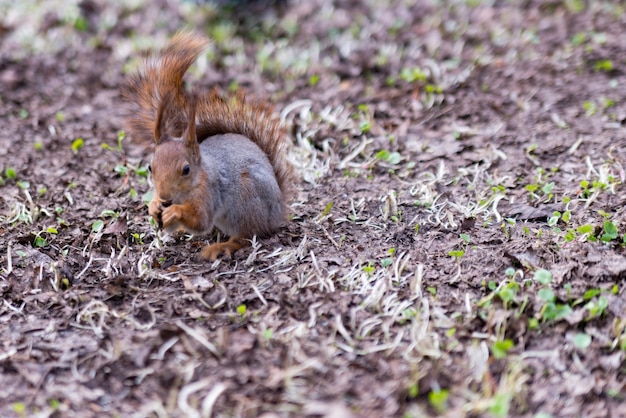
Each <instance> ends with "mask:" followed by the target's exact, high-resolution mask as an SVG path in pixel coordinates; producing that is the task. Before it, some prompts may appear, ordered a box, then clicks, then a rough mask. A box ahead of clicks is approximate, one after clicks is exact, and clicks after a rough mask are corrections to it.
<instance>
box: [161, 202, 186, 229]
mask: <svg viewBox="0 0 626 418" xmlns="http://www.w3.org/2000/svg"><path fill="white" fill-rule="evenodd" d="M182 217H183V207H182V206H181V205H171V206H168V207H166V208H163V210H162V212H161V227H162V228H163V229H168V228H171V227H177V226H178V224H179V222H180V220H181V219H182Z"/></svg>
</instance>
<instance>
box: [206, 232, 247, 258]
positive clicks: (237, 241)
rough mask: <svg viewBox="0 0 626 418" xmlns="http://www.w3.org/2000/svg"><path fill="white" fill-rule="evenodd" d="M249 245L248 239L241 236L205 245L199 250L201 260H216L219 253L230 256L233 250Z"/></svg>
mask: <svg viewBox="0 0 626 418" xmlns="http://www.w3.org/2000/svg"><path fill="white" fill-rule="evenodd" d="M248 245H250V241H248V240H247V239H243V238H235V237H231V238H230V239H229V240H228V241H226V242H217V243H215V244H211V245H207V246H206V247H204V248H203V249H202V251H201V252H200V256H199V257H200V259H201V260H211V261H215V260H217V257H219V256H220V255H221V254H223V255H224V256H226V257H230V256H231V255H233V254H234V253H235V251H237V250H239V249H241V248H243V247H246V246H248Z"/></svg>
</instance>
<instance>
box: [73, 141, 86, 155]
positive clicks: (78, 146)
mask: <svg viewBox="0 0 626 418" xmlns="http://www.w3.org/2000/svg"><path fill="white" fill-rule="evenodd" d="M84 145H85V140H84V139H83V138H76V139H75V140H74V141H73V142H72V151H73V152H74V154H77V153H78V151H80V149H81V148H82V147H83V146H84Z"/></svg>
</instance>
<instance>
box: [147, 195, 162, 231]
mask: <svg viewBox="0 0 626 418" xmlns="http://www.w3.org/2000/svg"><path fill="white" fill-rule="evenodd" d="M162 212H163V204H162V203H161V201H160V200H157V199H152V200H151V201H150V204H149V205H148V214H149V215H150V216H151V217H152V219H154V220H155V221H156V223H157V225H158V226H159V228H163V220H162V219H161V213H162Z"/></svg>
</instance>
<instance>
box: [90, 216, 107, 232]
mask: <svg viewBox="0 0 626 418" xmlns="http://www.w3.org/2000/svg"><path fill="white" fill-rule="evenodd" d="M102 228H104V221H102V220H100V219H98V220H96V221H94V223H93V224H91V231H92V232H95V233H98V232H100V231H102Z"/></svg>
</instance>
